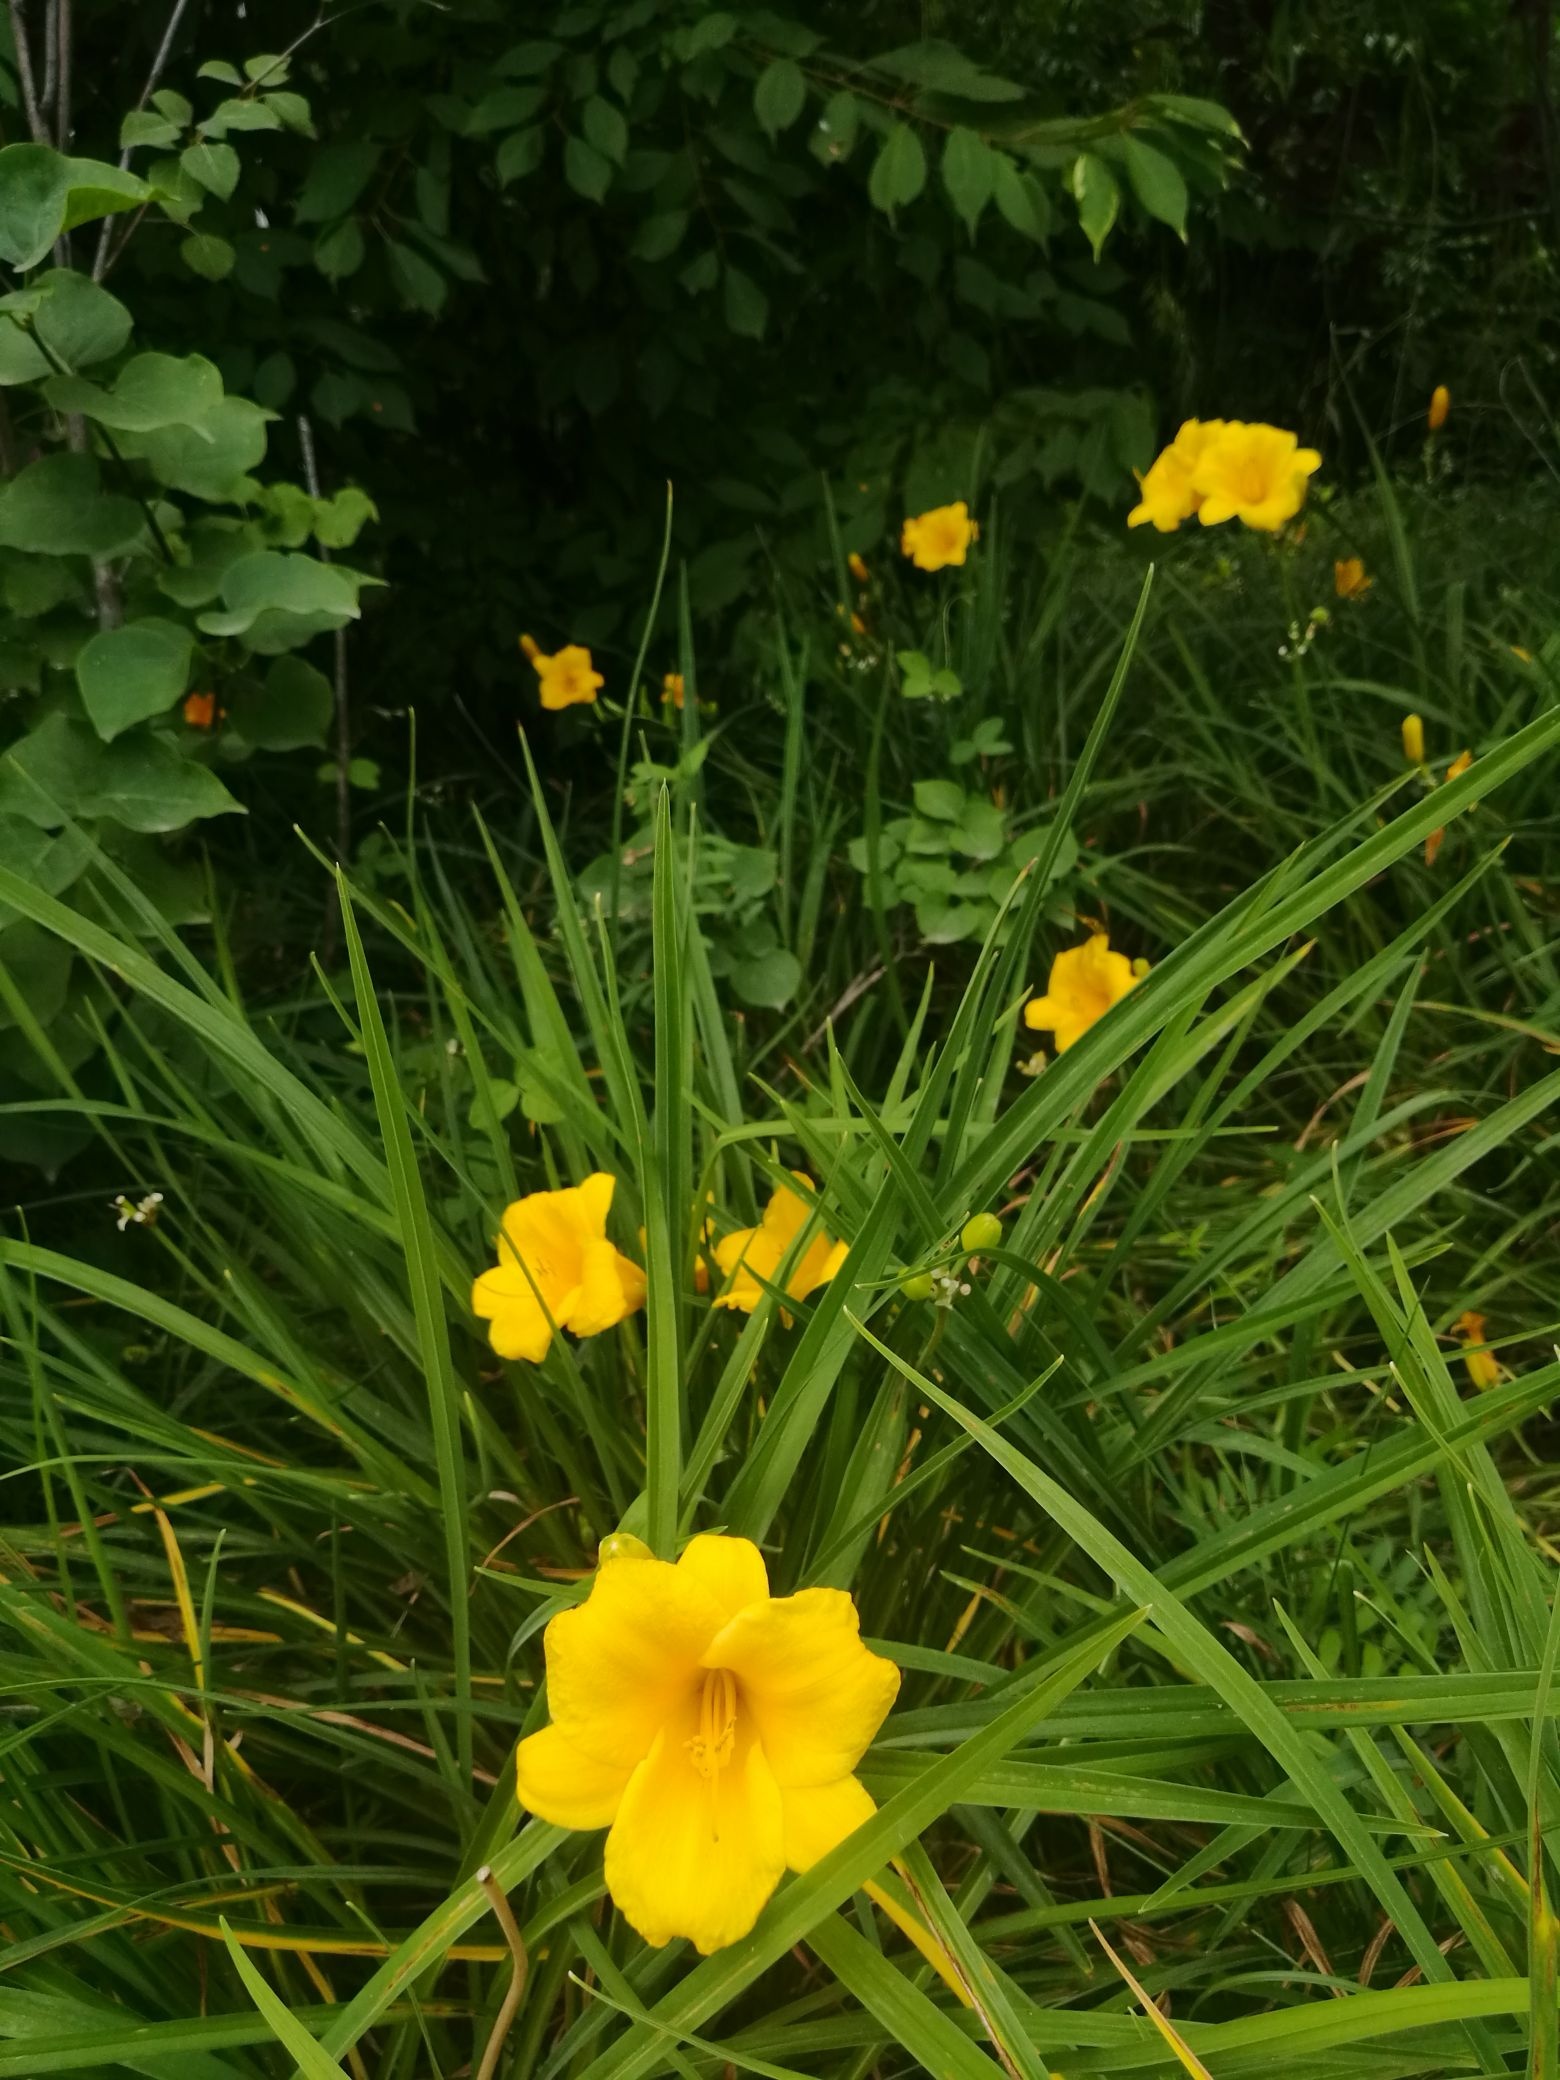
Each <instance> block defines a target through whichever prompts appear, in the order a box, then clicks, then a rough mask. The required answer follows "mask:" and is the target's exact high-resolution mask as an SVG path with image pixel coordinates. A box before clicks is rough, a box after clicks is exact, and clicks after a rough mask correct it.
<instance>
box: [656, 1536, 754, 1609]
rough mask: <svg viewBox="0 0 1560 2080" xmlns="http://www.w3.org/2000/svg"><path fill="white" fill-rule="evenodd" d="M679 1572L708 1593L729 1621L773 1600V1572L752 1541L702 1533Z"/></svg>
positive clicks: (693, 1541)
mask: <svg viewBox="0 0 1560 2080" xmlns="http://www.w3.org/2000/svg"><path fill="white" fill-rule="evenodd" d="M677 1571H678V1573H679V1574H685V1575H687V1576H688V1578H689V1580H690V1581H695V1582H697V1583H698V1584H699V1586H700V1587H701V1588H702V1589H705V1590H707V1591H708V1592H709V1594H710V1595H711V1596H712V1597H713V1598H714V1599H715V1601H716V1602H717V1603H718V1604H719V1605H720V1607H721V1611H722V1613H723V1615H724V1617H725V1618H728V1619H729V1618H734V1617H735V1616H736V1614H737V1612H738V1611H741V1610H746V1609H747V1607H748V1605H749V1604H750V1603H763V1602H765V1601H766V1600H767V1599H768V1596H769V1570H768V1569H767V1568H766V1567H765V1565H764V1556H763V1554H762V1553H761V1552H760V1551H759V1550H758V1547H757V1546H756V1545H754V1543H753V1541H752V1540H751V1539H750V1538H722V1537H720V1536H719V1535H718V1534H717V1533H715V1532H713V1531H702V1532H700V1534H699V1536H698V1537H697V1538H695V1539H691V1540H690V1541H689V1542H688V1544H687V1546H686V1547H685V1548H684V1549H683V1552H682V1555H681V1557H680V1558H679V1560H678V1562H677Z"/></svg>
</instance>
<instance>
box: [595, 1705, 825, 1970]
mask: <svg viewBox="0 0 1560 2080" xmlns="http://www.w3.org/2000/svg"><path fill="white" fill-rule="evenodd" d="M695 1736H696V1723H695V1708H692V1707H690V1708H689V1709H688V1710H687V1711H685V1712H684V1713H682V1714H680V1715H679V1716H678V1717H677V1718H676V1719H675V1720H673V1721H672V1722H671V1723H669V1724H668V1725H667V1726H666V1728H665V1729H664V1730H663V1731H662V1732H661V1733H660V1734H659V1735H658V1736H657V1738H656V1742H655V1745H654V1747H653V1748H652V1749H651V1751H650V1753H649V1755H647V1756H646V1758H645V1760H644V1761H643V1762H642V1763H640V1765H639V1767H638V1768H637V1769H636V1770H635V1771H634V1774H633V1775H632V1777H630V1778H629V1781H628V1788H627V1790H626V1791H625V1792H624V1794H623V1802H622V1804H621V1805H620V1806H619V1807H618V1814H617V1818H616V1820H615V1821H614V1822H613V1824H612V1832H611V1833H610V1834H609V1835H608V1836H607V1851H606V1877H607V1890H608V1891H609V1892H610V1893H611V1895H612V1897H613V1900H614V1901H615V1902H616V1904H617V1906H618V1908H619V1909H620V1910H621V1912H622V1913H623V1914H624V1915H625V1916H626V1917H627V1919H628V1920H629V1921H630V1922H631V1923H632V1925H633V1926H634V1927H635V1928H636V1929H638V1931H639V1933H640V1934H641V1935H642V1936H643V1937H644V1939H645V1941H646V1942H647V1943H653V1944H655V1945H657V1946H659V1945H660V1944H662V1943H669V1942H671V1941H672V1939H673V1938H674V1937H676V1936H686V1937H687V1938H688V1940H689V1941H690V1942H691V1943H693V1944H694V1946H695V1947H696V1948H697V1949H699V1950H701V1951H702V1952H703V1953H704V1954H705V1956H708V1955H709V1953H710V1952H711V1951H712V1950H720V1949H723V1948H724V1947H725V1945H726V1944H728V1943H735V1942H739V1941H740V1940H741V1939H742V1937H743V1936H745V1935H746V1934H747V1932H748V1930H749V1929H750V1928H751V1927H752V1926H753V1923H754V1922H755V1921H756V1920H757V1919H758V1917H759V1915H760V1914H761V1913H762V1912H763V1909H764V1905H765V1903H766V1901H767V1900H768V1898H769V1895H770V1894H771V1893H772V1892H773V1891H774V1889H775V1887H776V1885H777V1884H778V1883H779V1882H780V1878H781V1876H782V1874H783V1872H784V1870H785V1835H784V1824H783V1818H782V1811H781V1804H780V1787H779V1786H778V1785H777V1784H776V1782H775V1780H774V1776H773V1773H772V1772H771V1770H770V1767H769V1764H768V1762H767V1760H766V1759H765V1755H764V1750H763V1747H762V1746H761V1744H760V1743H759V1742H758V1741H756V1740H754V1739H753V1738H751V1736H750V1735H749V1736H746V1737H742V1738H739V1741H738V1745H737V1748H736V1750H735V1752H734V1753H733V1754H732V1756H731V1759H730V1761H729V1763H727V1764H726V1766H725V1767H723V1768H720V1769H717V1770H715V1771H714V1772H713V1773H712V1774H711V1775H708V1776H706V1775H703V1774H701V1772H700V1770H699V1769H698V1767H697V1766H696V1764H695V1762H694V1758H693V1754H692V1751H691V1747H690V1743H691V1742H692V1741H693V1740H694V1738H695Z"/></svg>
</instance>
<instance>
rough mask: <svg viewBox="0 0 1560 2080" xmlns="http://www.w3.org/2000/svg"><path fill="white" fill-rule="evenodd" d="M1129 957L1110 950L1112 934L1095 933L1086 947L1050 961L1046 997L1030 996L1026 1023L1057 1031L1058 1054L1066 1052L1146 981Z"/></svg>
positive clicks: (1086, 942) (1085, 944)
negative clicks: (1138, 985) (1095, 1023)
mask: <svg viewBox="0 0 1560 2080" xmlns="http://www.w3.org/2000/svg"><path fill="white" fill-rule="evenodd" d="M1140 966H1141V964H1140V963H1138V962H1135V961H1129V960H1128V959H1127V956H1126V955H1125V954H1124V953H1112V952H1111V950H1110V934H1109V933H1108V932H1096V933H1095V934H1094V936H1093V937H1092V938H1091V939H1088V940H1086V941H1085V942H1084V944H1083V945H1082V946H1073V947H1070V948H1069V949H1068V950H1067V951H1066V952H1065V953H1059V954H1058V955H1057V956H1056V958H1055V960H1054V961H1052V963H1051V974H1050V979H1049V981H1048V982H1047V983H1046V989H1045V995H1044V996H1043V997H1031V998H1030V1000H1029V1002H1028V1003H1027V1004H1026V1005H1025V1006H1024V1023H1025V1025H1026V1026H1030V1027H1032V1028H1033V1029H1034V1030H1035V1031H1036V1032H1042V1033H1045V1032H1049V1033H1054V1034H1055V1036H1056V1042H1055V1044H1056V1052H1057V1053H1058V1054H1065V1053H1066V1051H1067V1049H1068V1048H1069V1047H1071V1046H1072V1044H1073V1042H1074V1041H1075V1040H1081V1039H1082V1038H1083V1036H1084V1034H1085V1033H1086V1032H1087V1031H1088V1030H1089V1028H1090V1026H1092V1025H1093V1024H1094V1022H1095V1020H1096V1019H1099V1018H1103V1017H1104V1016H1105V1013H1106V1012H1107V1011H1108V1010H1109V1009H1110V1007H1111V1005H1112V1004H1119V1003H1120V1002H1121V999H1122V998H1123V997H1124V996H1125V995H1126V994H1127V991H1128V990H1129V989H1132V988H1133V987H1134V986H1135V985H1136V984H1137V983H1139V982H1141V980H1142V979H1143V974H1146V973H1147V969H1146V968H1143V969H1142V972H1141V973H1140V972H1139V969H1140Z"/></svg>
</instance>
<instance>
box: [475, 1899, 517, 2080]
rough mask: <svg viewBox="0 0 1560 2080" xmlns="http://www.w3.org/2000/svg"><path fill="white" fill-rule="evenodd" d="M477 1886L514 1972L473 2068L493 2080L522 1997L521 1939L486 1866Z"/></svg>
mask: <svg viewBox="0 0 1560 2080" xmlns="http://www.w3.org/2000/svg"><path fill="white" fill-rule="evenodd" d="M477 1883H478V1884H479V1885H480V1886H481V1887H482V1890H483V1891H484V1892H485V1893H486V1894H487V1896H488V1905H489V1906H490V1907H491V1908H492V1909H493V1918H494V1919H495V1920H496V1921H497V1923H498V1925H499V1927H500V1928H501V1929H502V1930H503V1931H504V1941H505V1942H506V1943H507V1944H508V1945H509V1954H510V1956H511V1957H512V1958H513V1959H514V1971H513V1972H512V1974H511V1975H510V1980H509V1990H508V1992H507V1993H506V1994H505V1995H504V1998H503V2001H502V2003H501V2004H500V2006H499V2010H498V2013H497V2014H496V2015H495V2016H494V2018H493V2028H492V2032H491V2034H490V2035H489V2037H488V2040H487V2049H486V2050H485V2051H484V2052H483V2054H482V2063H481V2065H479V2066H478V2067H477V2080H493V2075H494V2074H495V2073H496V2072H497V2071H498V2061H499V2059H500V2057H501V2056H502V2054H503V2049H504V2039H505V2038H506V2037H507V2036H508V2034H509V2032H510V2029H511V2027H512V2025H513V2023H514V2019H515V2017H516V2015H517V2014H518V2013H519V2012H520V2002H521V1999H522V1998H523V1996H524V1994H525V1974H526V1956H525V1939H524V1937H523V1936H522V1935H521V1933H520V1930H519V1927H518V1925H517V1924H516V1921H515V1917H514V1913H513V1911H512V1910H511V1908H510V1905H509V1902H508V1900H507V1899H505V1897H504V1895H503V1892H502V1890H501V1888H500V1886H499V1883H498V1880H497V1879H496V1878H495V1877H494V1875H493V1873H492V1871H491V1870H490V1869H489V1867H488V1865H487V1864H483V1866H482V1868H481V1870H479V1871H478V1872H477Z"/></svg>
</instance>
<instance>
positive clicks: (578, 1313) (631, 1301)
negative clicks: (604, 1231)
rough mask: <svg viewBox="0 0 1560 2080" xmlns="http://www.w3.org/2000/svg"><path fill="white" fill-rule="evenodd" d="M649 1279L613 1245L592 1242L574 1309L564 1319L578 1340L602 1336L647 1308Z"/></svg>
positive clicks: (582, 1271) (588, 1247)
mask: <svg viewBox="0 0 1560 2080" xmlns="http://www.w3.org/2000/svg"><path fill="white" fill-rule="evenodd" d="M644 1297H645V1275H644V1273H643V1272H642V1271H641V1270H640V1268H639V1266H638V1265H637V1264H631V1263H630V1262H629V1260H628V1258H627V1257H625V1256H622V1255H621V1254H620V1253H619V1252H618V1251H617V1250H615V1249H614V1248H613V1246H612V1244H611V1243H610V1242H588V1243H587V1244H586V1245H585V1258H584V1264H583V1266H582V1268H581V1274H580V1283H579V1286H578V1289H577V1291H576V1293H575V1297H574V1302H573V1305H572V1306H571V1307H570V1308H569V1310H568V1312H567V1314H566V1315H564V1316H563V1317H562V1324H563V1327H565V1328H566V1329H572V1330H573V1332H574V1334H575V1335H576V1336H599V1335H600V1334H601V1332H602V1330H603V1329H610V1328H612V1327H613V1326H614V1324H616V1323H618V1322H621V1321H623V1320H624V1319H625V1318H626V1317H627V1316H628V1315H631V1314H632V1313H633V1312H634V1310H635V1308H636V1307H639V1306H641V1305H642V1304H643V1302H644Z"/></svg>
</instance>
